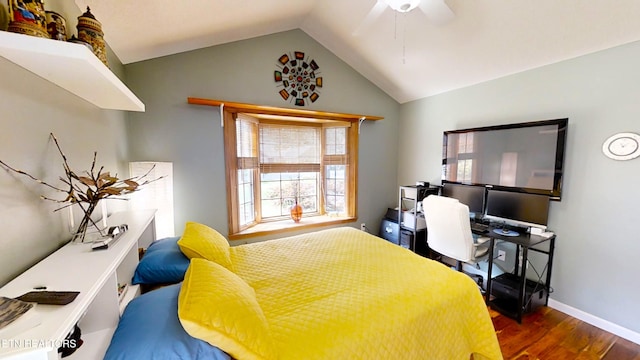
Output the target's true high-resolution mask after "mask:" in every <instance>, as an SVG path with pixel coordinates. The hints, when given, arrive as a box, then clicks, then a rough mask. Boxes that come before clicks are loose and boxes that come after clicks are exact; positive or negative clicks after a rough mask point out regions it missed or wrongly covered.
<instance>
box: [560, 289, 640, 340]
mask: <svg viewBox="0 0 640 360" xmlns="http://www.w3.org/2000/svg"><path fill="white" fill-rule="evenodd" d="M549 307H550V308H553V309H556V310H558V311H561V312H563V313H565V314H567V315H571V316H573V317H574V318H576V319H578V320H582V321H584V322H586V323H588V324H591V325H593V326H595V327H597V328H600V329H602V330H605V331H608V332H610V333H612V334H614V335H617V336H619V337H621V338H623V339H627V340H629V341H631V342H634V343H636V344H638V345H640V334H639V333H637V332H634V331H631V330H629V329H627V328H624V327H622V326H620V325H616V324H614V323H612V322H610V321H607V320H604V319H601V318H599V317H597V316H594V315H591V314H589V313H586V312H584V311H582V310H578V309H576V308H574V307H571V306H569V305H566V304H563V303H561V302H559V301H556V300H553V299H549Z"/></svg>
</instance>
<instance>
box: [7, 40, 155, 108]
mask: <svg viewBox="0 0 640 360" xmlns="http://www.w3.org/2000/svg"><path fill="white" fill-rule="evenodd" d="M0 56H2V57H4V58H5V59H7V60H9V61H11V62H13V63H14V64H16V65H18V66H21V67H23V68H25V69H26V70H29V71H30V72H32V73H34V74H36V75H38V76H40V77H41V78H43V79H45V80H47V81H49V82H52V83H54V84H56V85H58V86H60V87H61V88H63V89H65V90H67V91H69V92H70V93H72V94H74V95H76V96H78V97H80V98H82V99H84V100H86V101H88V102H90V103H92V104H94V105H95V106H97V107H99V108H102V109H112V110H128V111H139V112H143V111H144V110H145V106H144V104H143V103H142V101H140V99H138V98H137V97H136V95H134V94H133V92H131V90H129V88H128V87H127V86H126V85H124V83H123V82H122V81H121V80H120V79H119V78H118V77H117V76H116V75H115V74H114V73H113V72H111V70H110V69H109V68H108V67H107V66H105V65H104V64H103V63H102V62H101V61H100V60H99V59H98V58H97V57H96V56H95V55H94V54H93V53H92V52H91V51H90V50H89V49H88V48H87V47H85V46H83V45H81V44H74V43H69V42H64V41H56V40H51V39H45V38H39V37H34V36H28V35H22V34H16V33H11V32H7V31H0Z"/></svg>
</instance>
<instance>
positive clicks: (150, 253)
mask: <svg viewBox="0 0 640 360" xmlns="http://www.w3.org/2000/svg"><path fill="white" fill-rule="evenodd" d="M178 239H180V237H170V238H165V239H161V240H157V241H154V242H153V243H151V245H149V247H148V248H147V251H146V252H145V253H144V256H143V257H142V259H141V260H140V263H139V264H138V266H137V267H136V271H135V273H134V274H133V279H132V280H131V283H132V284H134V285H136V284H146V285H155V284H176V283H179V282H181V281H182V280H183V279H184V274H185V273H186V272H187V268H188V267H189V259H188V258H187V257H186V256H184V254H183V253H182V251H180V248H179V247H178Z"/></svg>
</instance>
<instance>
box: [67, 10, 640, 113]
mask: <svg viewBox="0 0 640 360" xmlns="http://www.w3.org/2000/svg"><path fill="white" fill-rule="evenodd" d="M392 1H395V0H183V1H176V0H136V1H131V0H110V1H104V0H102V1H99V0H75V2H76V4H77V5H78V6H80V8H85V7H86V6H90V7H91V11H92V13H93V14H94V15H95V16H96V18H97V19H98V20H99V21H100V22H101V23H102V26H103V29H104V31H105V39H106V40H107V42H108V44H109V46H110V47H111V48H112V50H113V51H114V52H115V54H116V55H117V56H118V58H119V59H120V60H121V61H122V62H123V63H124V64H128V63H132V62H137V61H141V60H146V59H151V58H155V57H160V56H164V55H170V54H175V53H179V52H184V51H189V50H194V49H198V48H203V47H208V46H212V45H218V44H224V43H228V42H233V41H237V40H243V39H248V38H253V37H257V36H261V35H267V34H272V33H276V32H281V31H286V30H291V29H297V28H299V29H302V30H303V31H304V32H306V33H307V34H308V35H310V36H311V37H312V38H314V39H315V40H316V41H318V42H319V43H321V44H322V45H323V46H325V47H326V48H327V49H329V50H330V51H331V52H333V53H334V54H336V55H337V56H338V57H340V58H341V59H342V60H344V61H345V62H346V63H348V64H349V65H350V66H352V67H353V68H354V69H356V70H357V71H358V72H360V73H361V74H362V75H364V76H365V77H366V78H368V79H369V80H371V81H372V82H373V83H375V84H376V85H377V86H378V87H380V88H381V89H382V90H383V91H385V92H386V93H387V94H389V95H390V96H391V97H393V98H394V99H395V100H396V101H398V102H400V103H405V102H408V101H412V100H416V99H420V98H423V97H427V96H431V95H435V94H439V93H443V92H446V91H450V90H454V89H458V88H462V87H465V86H469V85H473V84H477V83H481V82H484V81H487V80H492V79H496V78H499V77H502V76H506V75H509V74H514V73H518V72H521V71H524V70H528V69H532V68H536V67H540V66H544V65H547V64H551V63H555V62H558V61H562V60H566V59H570V58H574V57H577V56H580V55H584V54H588V53H592V52H596V51H599V50H603V49H607V48H610V47H614V46H618V45H621V44H625V43H630V42H634V41H638V40H640V21H639V20H638V19H639V15H640V1H638V0H422V4H421V6H420V7H418V8H416V9H413V10H411V11H409V12H406V13H400V12H396V11H394V10H392V9H391V8H390V7H389V6H387V3H389V2H392ZM412 1H416V0H404V1H402V0H401V1H400V3H403V2H404V3H410V2H412ZM396 2H397V1H396ZM442 5H446V6H447V7H448V8H449V9H450V11H451V12H452V13H453V16H452V17H451V18H447V17H446V16H442V14H439V13H438V11H439V10H442V9H443V8H442ZM429 7H430V8H431V10H429ZM445 10H446V8H445Z"/></svg>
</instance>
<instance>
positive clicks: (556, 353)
mask: <svg viewBox="0 0 640 360" xmlns="http://www.w3.org/2000/svg"><path fill="white" fill-rule="evenodd" d="M489 313H490V314H491V318H492V320H493V325H494V327H495V329H496V334H497V335H498V341H499V342H500V347H501V348H502V355H503V356H504V359H505V360H510V359H517V360H530V359H540V360H547V359H562V360H568V359H603V360H640V345H638V344H634V343H632V342H630V341H628V340H625V339H623V338H620V337H618V336H616V335H613V334H610V333H608V332H606V331H604V330H601V329H599V328H597V327H595V326H592V325H590V324H587V323H585V322H583V321H581V320H578V319H576V318H573V317H571V316H569V315H567V314H565V313H562V312H560V311H557V310H554V309H551V308H549V307H546V306H542V307H540V308H538V310H536V311H535V312H533V313H531V314H527V315H525V317H524V318H523V320H522V324H518V323H517V322H516V321H515V320H513V319H510V318H508V317H505V316H503V315H501V314H499V313H498V312H496V311H494V310H491V309H489Z"/></svg>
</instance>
